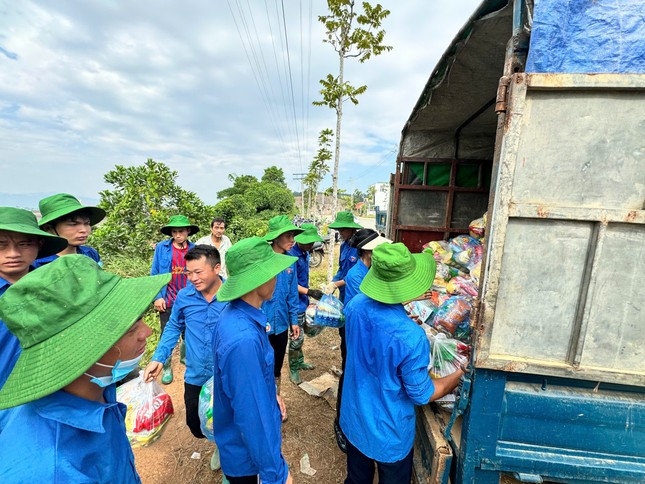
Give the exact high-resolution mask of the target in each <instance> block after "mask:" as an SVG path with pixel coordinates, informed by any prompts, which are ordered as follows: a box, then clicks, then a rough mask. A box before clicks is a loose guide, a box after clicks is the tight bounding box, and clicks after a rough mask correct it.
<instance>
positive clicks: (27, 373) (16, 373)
mask: <svg viewBox="0 0 645 484" xmlns="http://www.w3.org/2000/svg"><path fill="white" fill-rule="evenodd" d="M170 278H171V274H159V275H157V276H148V277H137V278H131V279H121V280H120V281H119V282H118V283H117V284H116V286H114V288H113V289H112V290H111V291H110V292H109V293H108V295H107V296H106V297H105V298H104V299H103V300H102V301H101V302H100V304H99V305H98V306H96V307H95V308H94V309H93V310H92V311H91V312H90V313H89V314H87V315H86V316H84V317H83V318H82V319H80V320H79V321H77V322H75V323H74V324H72V325H71V326H69V327H68V328H66V329H64V330H63V331H61V332H59V333H57V334H55V335H54V336H52V337H51V338H48V339H46V340H45V341H43V342H41V343H38V344H36V345H34V346H30V347H29V348H24V349H23V350H22V352H21V353H20V356H19V357H18V361H16V365H15V366H14V368H13V370H12V372H11V374H10V375H9V378H7V381H6V382H5V384H4V386H3V387H2V390H0V409H3V408H9V407H15V406H17V405H22V404H24V403H27V402H31V401H33V400H37V399H39V398H42V397H45V396H47V395H50V394H51V393H54V392H55V391H57V390H60V389H61V388H63V387H65V386H66V385H69V384H70V383H72V382H73V381H74V380H76V379H77V378H78V377H80V376H81V375H82V374H83V373H84V372H86V371H87V369H88V368H90V367H91V366H92V365H93V364H94V363H96V362H97V361H98V360H99V359H101V357H102V356H103V355H104V354H105V353H107V351H108V350H109V349H110V348H111V347H112V346H114V344H115V343H116V342H117V341H118V340H119V339H120V338H121V337H122V336H123V335H124V334H125V333H126V332H127V331H128V329H130V328H131V327H132V325H133V324H134V323H135V322H136V321H137V318H139V317H140V316H141V315H142V314H143V313H144V311H145V310H146V309H147V308H148V306H149V305H150V303H151V302H152V299H153V298H154V297H155V295H156V294H158V292H159V290H160V289H161V288H162V287H163V286H165V285H166V284H168V282H170Z"/></svg>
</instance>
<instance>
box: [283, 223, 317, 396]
mask: <svg viewBox="0 0 645 484" xmlns="http://www.w3.org/2000/svg"><path fill="white" fill-rule="evenodd" d="M300 228H301V229H303V230H304V232H302V233H301V234H298V235H296V236H295V237H294V240H295V242H296V243H295V245H294V246H293V247H292V248H291V249H290V250H289V251H287V254H288V255H292V256H294V257H297V258H298V261H297V262H296V273H297V274H298V326H300V336H299V337H298V338H296V339H292V340H291V342H290V343H289V379H290V380H291V381H292V382H293V383H295V384H296V385H299V384H300V372H299V370H312V369H313V368H314V365H312V364H310V363H305V355H304V353H303V350H302V344H303V343H304V340H305V325H306V318H305V313H306V311H307V306H309V296H311V297H312V298H314V299H317V300H319V301H320V299H321V298H322V296H323V293H322V291H319V290H318V289H309V252H310V251H311V249H312V248H313V246H314V243H315V242H322V241H323V239H322V237H321V236H320V235H318V229H317V228H316V226H315V225H312V224H302V225H301V226H300Z"/></svg>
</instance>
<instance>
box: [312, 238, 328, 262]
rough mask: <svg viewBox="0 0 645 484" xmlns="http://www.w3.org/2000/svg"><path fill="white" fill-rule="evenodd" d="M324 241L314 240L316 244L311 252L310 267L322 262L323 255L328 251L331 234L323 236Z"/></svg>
mask: <svg viewBox="0 0 645 484" xmlns="http://www.w3.org/2000/svg"><path fill="white" fill-rule="evenodd" d="M323 239H325V241H324V242H314V246H313V247H312V248H311V251H310V252H309V267H311V268H314V267H318V266H319V265H320V264H322V261H323V257H325V254H326V253H327V244H328V243H329V235H325V236H323Z"/></svg>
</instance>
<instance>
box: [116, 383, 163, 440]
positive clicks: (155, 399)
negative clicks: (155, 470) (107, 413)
mask: <svg viewBox="0 0 645 484" xmlns="http://www.w3.org/2000/svg"><path fill="white" fill-rule="evenodd" d="M116 398H117V400H118V401H119V402H121V403H123V404H125V405H126V406H127V407H128V411H127V413H126V415H125V429H126V434H127V436H128V439H129V440H130V444H131V445H132V447H144V446H146V445H149V444H151V443H152V442H154V441H155V440H157V439H158V438H159V436H160V435H161V432H162V431H163V429H164V426H165V424H166V422H167V421H168V420H169V419H170V417H171V416H172V415H173V413H174V409H173V406H172V400H171V399H170V395H168V393H166V391H165V390H164V389H163V388H161V386H160V385H159V384H158V383H157V382H156V381H151V382H149V383H146V382H144V381H143V372H140V373H139V376H138V377H137V378H135V379H134V380H130V381H129V382H127V383H124V384H123V385H121V386H119V387H118V388H117V389H116Z"/></svg>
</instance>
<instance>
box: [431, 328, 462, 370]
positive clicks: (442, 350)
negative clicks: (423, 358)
mask: <svg viewBox="0 0 645 484" xmlns="http://www.w3.org/2000/svg"><path fill="white" fill-rule="evenodd" d="M429 339H430V346H431V347H432V348H431V353H430V367H431V368H430V374H431V376H432V377H433V378H441V377H443V376H448V375H452V374H453V373H454V372H456V371H457V370H458V369H459V367H461V365H465V364H467V363H468V354H469V347H468V345H467V344H465V343H462V342H461V341H458V340H456V339H453V338H450V337H448V336H446V335H445V334H443V333H437V334H433V335H432V336H430V337H429Z"/></svg>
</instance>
